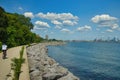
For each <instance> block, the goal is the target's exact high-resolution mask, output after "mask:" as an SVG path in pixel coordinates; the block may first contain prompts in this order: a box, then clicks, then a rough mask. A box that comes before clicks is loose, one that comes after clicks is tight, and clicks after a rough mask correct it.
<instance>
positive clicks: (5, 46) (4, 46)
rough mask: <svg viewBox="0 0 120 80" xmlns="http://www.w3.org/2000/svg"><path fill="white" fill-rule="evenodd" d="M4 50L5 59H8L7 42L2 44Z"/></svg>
mask: <svg viewBox="0 0 120 80" xmlns="http://www.w3.org/2000/svg"><path fill="white" fill-rule="evenodd" d="M2 51H3V57H2V58H3V59H6V56H7V45H6V44H3V45H2Z"/></svg>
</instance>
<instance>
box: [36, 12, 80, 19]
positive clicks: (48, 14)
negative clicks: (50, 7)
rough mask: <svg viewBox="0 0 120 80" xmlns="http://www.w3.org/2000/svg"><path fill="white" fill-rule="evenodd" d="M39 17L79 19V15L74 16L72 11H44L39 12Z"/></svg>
mask: <svg viewBox="0 0 120 80" xmlns="http://www.w3.org/2000/svg"><path fill="white" fill-rule="evenodd" d="M37 16H38V17H40V18H43V19H48V20H78V19H79V18H78V17H77V16H74V15H73V14H71V13H58V14H57V13H49V12H48V13H47V14H44V13H42V12H40V13H38V14H37Z"/></svg>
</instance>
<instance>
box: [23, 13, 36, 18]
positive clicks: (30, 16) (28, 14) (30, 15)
mask: <svg viewBox="0 0 120 80" xmlns="http://www.w3.org/2000/svg"><path fill="white" fill-rule="evenodd" d="M24 16H25V17H29V18H33V17H34V15H33V13H32V12H25V13H24Z"/></svg>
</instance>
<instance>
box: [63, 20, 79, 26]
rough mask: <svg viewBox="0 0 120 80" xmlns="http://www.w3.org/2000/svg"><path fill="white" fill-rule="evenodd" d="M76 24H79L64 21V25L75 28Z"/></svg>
mask: <svg viewBox="0 0 120 80" xmlns="http://www.w3.org/2000/svg"><path fill="white" fill-rule="evenodd" d="M76 24H77V22H75V21H71V20H64V21H63V25H68V26H74V25H76Z"/></svg>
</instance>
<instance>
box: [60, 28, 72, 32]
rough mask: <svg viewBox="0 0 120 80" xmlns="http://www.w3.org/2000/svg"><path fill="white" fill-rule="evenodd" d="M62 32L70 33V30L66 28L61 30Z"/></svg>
mask: <svg viewBox="0 0 120 80" xmlns="http://www.w3.org/2000/svg"><path fill="white" fill-rule="evenodd" d="M61 32H67V33H68V32H70V30H69V29H65V28H63V29H62V30H61Z"/></svg>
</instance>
